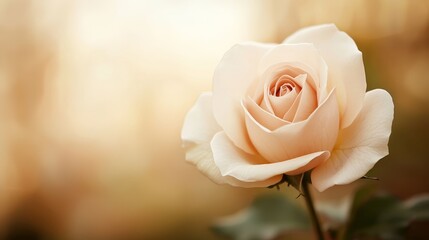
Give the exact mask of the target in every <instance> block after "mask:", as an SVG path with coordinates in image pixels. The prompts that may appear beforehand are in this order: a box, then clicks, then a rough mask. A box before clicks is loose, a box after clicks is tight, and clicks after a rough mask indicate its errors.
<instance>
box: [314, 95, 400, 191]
mask: <svg viewBox="0 0 429 240" xmlns="http://www.w3.org/2000/svg"><path fill="white" fill-rule="evenodd" d="M392 121H393V102H392V98H391V97H390V95H389V93H387V92H386V91H384V90H381V89H376V90H372V91H369V92H367V93H366V95H365V100H364V105H363V108H362V111H361V112H360V113H359V115H358V116H357V118H356V119H355V121H354V122H353V123H352V125H350V126H349V127H348V128H345V129H344V130H343V131H342V134H341V136H340V138H341V142H340V143H339V146H338V147H336V150H335V151H334V152H333V153H332V156H331V157H330V158H329V159H328V160H327V161H326V162H324V163H323V164H321V165H320V166H318V167H316V168H315V169H314V170H313V172H312V175H311V178H312V182H313V185H314V186H315V187H316V189H317V190H319V191H323V190H325V189H327V188H329V187H332V186H334V185H340V184H348V183H351V182H353V181H355V180H357V179H359V178H361V177H362V176H363V175H365V174H366V173H367V172H368V171H369V170H370V169H371V168H372V167H373V166H374V165H375V163H377V162H378V161H379V160H380V159H381V158H383V157H384V156H386V155H387V154H388V153H389V151H388V146H387V144H388V141H389V136H390V133H391V127H392Z"/></svg>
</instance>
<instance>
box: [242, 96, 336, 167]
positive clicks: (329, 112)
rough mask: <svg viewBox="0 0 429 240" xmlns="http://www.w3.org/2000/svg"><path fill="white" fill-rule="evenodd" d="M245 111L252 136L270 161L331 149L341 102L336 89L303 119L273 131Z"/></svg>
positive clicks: (257, 146) (252, 139) (254, 142)
mask: <svg viewBox="0 0 429 240" xmlns="http://www.w3.org/2000/svg"><path fill="white" fill-rule="evenodd" d="M245 112H246V126H247V129H248V132H249V136H250V139H251V141H252V143H253V144H254V146H255V148H256V149H257V151H258V153H259V154H260V155H262V156H263V157H264V158H265V159H266V160H267V161H269V162H279V161H284V160H287V159H292V158H296V157H299V156H302V155H304V154H308V153H312V152H319V151H331V150H332V149H333V147H334V144H335V142H336V139H337V134H338V127H339V113H338V105H337V100H336V97H335V91H334V90H333V91H332V92H331V93H330V94H329V96H328V98H327V99H326V100H325V101H324V102H323V103H322V104H321V105H320V106H319V107H318V108H317V109H316V110H315V111H314V112H313V113H312V114H311V115H310V116H309V117H308V118H307V119H306V120H304V121H301V122H296V123H291V124H288V125H285V126H283V127H280V128H278V129H276V130H274V131H270V130H268V129H267V128H265V127H264V126H261V125H260V124H259V123H258V122H257V121H255V119H254V118H253V117H252V115H251V114H249V112H248V111H247V109H245Z"/></svg>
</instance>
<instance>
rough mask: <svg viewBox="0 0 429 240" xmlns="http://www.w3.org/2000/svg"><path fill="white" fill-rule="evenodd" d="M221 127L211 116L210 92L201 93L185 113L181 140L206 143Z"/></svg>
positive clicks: (187, 142) (185, 142) (186, 142)
mask: <svg viewBox="0 0 429 240" xmlns="http://www.w3.org/2000/svg"><path fill="white" fill-rule="evenodd" d="M219 131H222V129H221V128H220V127H219V125H218V124H217V122H216V120H215V119H214V117H213V111H212V93H208V92H206V93H202V94H201V95H200V97H199V98H198V100H197V101H196V103H195V104H194V106H193V107H192V108H191V109H190V110H189V112H188V113H187V114H186V117H185V121H184V123H183V127H182V133H181V137H182V141H183V142H184V144H185V145H186V144H189V143H207V142H210V141H211V139H212V138H213V136H214V135H215V134H216V133H217V132H219Z"/></svg>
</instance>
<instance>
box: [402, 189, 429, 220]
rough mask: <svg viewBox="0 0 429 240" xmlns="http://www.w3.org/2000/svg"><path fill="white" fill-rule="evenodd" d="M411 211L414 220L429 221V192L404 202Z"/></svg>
mask: <svg viewBox="0 0 429 240" xmlns="http://www.w3.org/2000/svg"><path fill="white" fill-rule="evenodd" d="M404 205H405V207H406V208H407V209H408V211H410V214H411V217H412V219H411V220H413V221H429V194H423V195H419V196H415V197H413V198H410V199H408V200H407V201H406V202H405V203H404Z"/></svg>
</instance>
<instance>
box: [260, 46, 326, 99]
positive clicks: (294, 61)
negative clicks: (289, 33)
mask: <svg viewBox="0 0 429 240" xmlns="http://www.w3.org/2000/svg"><path fill="white" fill-rule="evenodd" d="M279 63H289V64H290V65H292V66H294V67H297V68H300V69H302V70H304V71H305V72H306V73H307V74H308V75H310V76H309V77H307V78H308V79H309V80H311V81H309V84H310V85H311V86H312V87H313V89H315V90H317V91H318V94H320V95H318V101H319V102H322V101H324V100H325V97H326V96H327V93H328V92H327V91H326V86H327V85H326V83H327V77H328V69H327V65H326V63H325V61H324V60H323V58H322V56H321V55H320V53H319V50H318V49H316V48H315V46H314V45H313V44H311V43H300V44H280V45H277V46H276V47H274V48H272V49H271V50H270V51H269V52H267V53H266V54H265V55H264V57H263V58H262V59H261V63H260V65H259V72H265V71H266V70H267V69H269V68H270V67H271V66H273V65H277V64H279ZM313 81H314V83H313Z"/></svg>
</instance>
